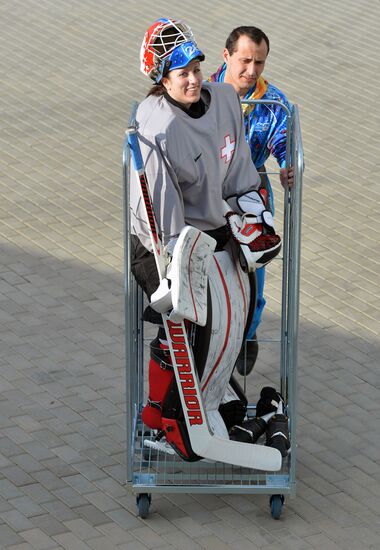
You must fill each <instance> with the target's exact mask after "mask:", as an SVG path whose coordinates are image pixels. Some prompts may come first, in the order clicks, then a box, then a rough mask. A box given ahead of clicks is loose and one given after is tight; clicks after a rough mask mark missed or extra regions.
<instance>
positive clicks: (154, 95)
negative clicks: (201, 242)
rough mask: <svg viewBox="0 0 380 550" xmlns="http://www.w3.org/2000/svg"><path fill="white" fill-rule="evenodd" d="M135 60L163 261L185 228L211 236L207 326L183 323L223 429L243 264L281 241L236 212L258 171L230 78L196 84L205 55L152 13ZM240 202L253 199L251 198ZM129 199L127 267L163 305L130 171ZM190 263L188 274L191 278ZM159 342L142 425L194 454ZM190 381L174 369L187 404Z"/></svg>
mask: <svg viewBox="0 0 380 550" xmlns="http://www.w3.org/2000/svg"><path fill="white" fill-rule="evenodd" d="M140 59H141V70H142V72H143V73H144V74H145V75H147V76H149V77H150V78H151V79H152V80H153V81H154V86H153V88H152V89H151V90H150V92H149V93H148V96H147V98H146V99H145V100H144V101H142V102H141V103H140V105H139V108H138V110H137V114H136V122H137V125H138V138H139V143H140V148H141V155H142V159H143V162H144V167H145V168H144V170H145V174H146V179H147V181H148V184H149V191H150V196H151V198H152V203H153V210H154V216H155V219H156V222H157V227H158V232H159V238H160V240H161V242H162V243H163V245H164V247H165V252H166V256H167V257H166V262H167V264H168V265H169V266H170V267H172V265H173V263H174V261H173V260H172V257H173V258H174V257H175V256H176V251H177V252H178V246H179V243H180V242H181V243H182V244H183V241H181V236H182V235H183V232H184V230H185V229H186V227H187V226H193V227H194V228H197V229H198V230H201V232H203V234H204V233H206V234H208V235H209V236H211V237H212V239H215V243H216V244H215V254H214V256H213V260H214V261H212V262H211V267H210V271H209V277H208V280H209V290H208V291H207V288H208V285H207V281H206V285H205V288H206V295H207V292H208V300H207V303H208V304H209V306H208V309H207V323H206V326H205V327H199V326H198V325H199V324H201V323H197V321H196V320H194V322H193V323H187V324H186V326H187V328H188V334H189V340H190V341H191V344H192V349H193V354H194V360H195V364H196V367H197V371H198V377H199V381H200V385H201V388H202V396H203V399H204V402H205V409H206V413H207V420H208V424H209V426H210V428H211V430H212V431H213V432H214V433H215V432H218V431H219V432H218V433H220V432H222V436H224V434H225V435H226V437H228V431H227V428H226V425H225V423H224V421H223V417H222V415H221V414H220V413H219V412H218V407H219V406H221V404H223V405H225V404H226V402H228V401H231V400H232V401H233V400H237V399H238V397H237V394H236V392H234V391H233V390H231V389H230V390H229V396H228V397H224V396H225V394H226V388H227V386H228V384H229V380H230V378H231V371H232V369H233V365H234V363H235V360H236V357H237V355H238V353H239V350H240V347H241V344H242V341H243V336H244V327H245V326H246V324H247V321H248V322H249V320H250V319H251V318H252V314H253V308H254V296H252V295H251V291H250V282H249V279H250V277H249V275H248V274H247V273H244V270H246V271H249V270H251V269H252V267H253V268H254V262H255V261H262V262H264V263H266V262H267V261H270V259H272V257H274V255H276V254H277V253H278V251H279V246H280V239H279V237H277V236H276V235H275V234H274V231H271V232H269V231H267V230H266V229H265V224H266V223H267V220H266V217H265V214H263V211H261V212H260V213H258V214H255V213H254V212H249V219H248V218H245V217H244V210H243V209H242V207H241V204H243V202H244V201H243V202H241V204H240V205H239V200H240V199H241V198H242V197H243V196H246V195H249V193H250V192H253V191H255V190H257V189H258V188H259V185H260V178H259V176H258V174H257V171H256V169H255V168H254V166H253V164H252V162H251V159H250V153H249V147H248V145H247V143H246V141H245V136H244V127H243V120H242V113H241V108H240V101H239V98H238V96H237V94H236V93H235V92H234V90H233V89H232V87H230V86H229V85H225V84H210V83H206V82H203V77H202V73H201V68H200V62H201V61H203V60H204V54H203V53H202V51H201V50H199V48H198V46H197V44H196V42H195V39H194V36H193V33H192V31H191V29H190V28H189V27H188V26H187V25H186V24H185V23H183V22H181V21H177V20H173V19H164V18H163V19H159V20H158V21H156V22H155V23H154V24H153V25H152V26H151V27H150V28H149V29H148V31H147V32H146V34H145V37H144V41H143V44H142V47H141V52H140ZM226 200H228V201H230V202H231V204H232V208H231V205H230V207H229V208H228V212H229V213H230V216H231V215H234V216H235V217H234V220H233V226H232V224H231V223H229V224H228V223H227V221H226V217H225V216H226V210H227V209H226V202H225V201H226ZM247 201H248V202H249V201H251V202H252V200H251V199H250V198H248V199H247ZM247 201H246V202H247ZM253 202H254V201H253ZM130 207H131V218H132V224H131V225H132V239H133V241H132V249H133V253H132V255H133V257H132V271H133V273H134V275H135V277H136V279H137V281H138V283H139V284H140V286H142V288H143V289H144V290H145V292H146V293H147V295H148V298H149V299H150V300H151V305H152V306H154V307H155V308H156V310H157V311H159V312H160V313H164V312H165V311H166V310H165V308H168V307H169V306H168V304H170V303H172V301H173V300H172V298H173V296H171V294H172V293H173V292H174V291H173V288H176V286H175V285H176V284H177V285H178V281H177V282H176V281H175V280H173V279H170V274H169V271H170V270H169V268H168V270H167V271H168V273H167V276H166V277H164V279H161V283H160V281H159V278H158V276H157V270H156V267H155V262H154V258H153V254H152V252H153V245H152V241H151V238H150V233H149V230H148V226H149V223H148V221H147V219H146V214H144V209H143V202H142V198H141V193H140V192H139V185H138V182H137V183H136V182H133V177H132V178H131V196H130ZM235 208H236V209H237V211H235ZM237 226H238V227H237ZM253 226H254V227H253ZM179 236H180V237H179ZM178 237H179V238H178ZM258 237H260V238H259V239H258V242H257V243H255V240H256V238H258ZM177 239H178V240H177ZM238 245H241V248H243V247H244V252H243V253H242V254H241V256H242V262H241V263H242V265H239V262H238V261H237V257H238V255H239V246H238ZM226 250H227V252H225V251H226ZM218 254H220V255H219V256H218ZM250 254H251V256H250ZM177 256H178V254H177ZM264 256H265V258H264V259H263V257H264ZM195 271H196V270H192V271H191V274H194V276H195V275H196V276H198V275H199V274H196V273H195ZM204 271H205V272H206V268H204ZM163 281H164V282H163ZM191 284H192V283H190V282H189V283H188V284H186V285H183V288H182V289H181V292H182V293H186V292H188V293H189V296H190V297H191V298H190V300H192V301H193V302H194V300H196V298H197V296H194V294H195V293H194V292H193V290H192V288H191ZM201 286H202V285H201ZM229 289H231V291H230V290H229ZM236 289H237V291H236ZM210 296H211V297H210ZM223 308H225V309H223ZM150 314H152V311H151V310H150ZM187 318H189V317H187V316H186V319H187ZM175 322H178V321H175ZM205 322H206V319H205ZM194 323H195V324H194ZM167 344H168V343H167V342H166V337H165V335H164V334H163V333H159V334H158V337H157V339H156V341H155V343H154V344H153V348H154V349H153V350H152V353H151V361H150V364H149V400H148V403H147V405H146V407H145V408H144V410H143V420H144V422H145V423H146V424H147V425H148V426H150V427H151V428H154V429H157V430H159V431H161V432H162V431H165V435H166V439H167V441H169V442H171V443H172V445H173V446H174V447H175V449H176V450H177V452H179V454H181V456H183V458H185V459H193V458H196V457H194V456H192V453H191V448H190V449H189V445H188V441H186V434H185V433H184V429H183V426H182V427H181V425H180V420H181V415H182V418H183V412H181V410H180V409H181V406H180V402H179V399H178V390H177V388H176V383H175V380H174V374H173V371H172V370H171V368H170V366H171V361H170V357H169V356H168V354H167V352H165V349H167ZM191 384H192V381H191V379H190V377H187V378H185V376H183V378H182V379H181V385H182V389H181V391H182V392H187V395H186V400H187V401H186V402H187V403H194V401H191V395H192V392H193V390H192V389H191V388H192V386H191ZM189 406H190V405H189ZM192 406H193V405H192ZM225 409H226V407H224V410H225ZM182 424H183V425H184V423H182ZM221 424H222V425H221Z"/></svg>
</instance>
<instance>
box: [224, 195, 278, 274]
mask: <svg viewBox="0 0 380 550" xmlns="http://www.w3.org/2000/svg"><path fill="white" fill-rule="evenodd" d="M236 202H237V205H238V207H239V208H240V209H241V210H242V211H243V214H242V215H239V214H237V213H236V212H234V211H233V210H231V207H230V205H229V204H228V203H227V202H226V203H225V205H226V209H225V218H226V220H227V226H228V228H229V230H230V232H231V234H232V237H233V238H234V240H235V241H236V242H238V243H239V245H240V250H241V259H240V261H241V264H242V267H243V269H245V270H246V271H254V270H255V269H256V268H259V267H263V266H265V265H266V264H267V263H269V262H270V261H271V260H273V258H275V256H277V254H278V253H279V252H280V250H281V239H280V237H279V236H278V235H276V233H275V230H274V223H273V216H272V214H271V212H269V210H267V209H266V208H265V204H264V199H263V197H262V196H261V194H260V193H259V192H258V191H251V192H250V193H247V194H246V195H243V196H241V197H239V198H238V199H237V201H236Z"/></svg>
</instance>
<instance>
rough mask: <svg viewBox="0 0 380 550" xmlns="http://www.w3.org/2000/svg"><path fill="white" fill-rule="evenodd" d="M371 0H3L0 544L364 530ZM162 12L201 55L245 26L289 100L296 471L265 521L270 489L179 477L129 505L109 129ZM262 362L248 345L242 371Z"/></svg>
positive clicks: (379, 303) (329, 547)
mask: <svg viewBox="0 0 380 550" xmlns="http://www.w3.org/2000/svg"><path fill="white" fill-rule="evenodd" d="M379 9H380V6H379V3H378V2H374V1H373V0H362V1H361V2H354V1H353V0H345V1H343V0H333V1H330V2H328V1H327V0H321V1H320V2H312V1H311V0H304V1H303V2H298V1H296V0H286V1H285V2H281V3H280V2H278V3H273V2H272V3H268V2H264V1H263V0H257V1H256V2H255V3H252V2H247V1H245V0H241V1H240V2H237V1H235V0H230V2H228V3H226V2H221V1H215V2H209V1H207V0H206V2H203V3H202V5H199V6H198V5H197V6H193V9H191V6H189V5H187V4H183V3H179V2H176V3H174V5H173V3H170V2H168V1H167V0H157V1H156V2H154V3H153V2H150V1H147V0H141V1H140V2H136V3H135V2H131V1H130V0H127V1H126V2H125V1H124V2H121V1H120V0H98V1H97V2H91V1H90V0H82V2H73V1H70V0H62V1H60V2H52V1H48V0H38V1H37V0H24V1H23V2H21V1H19V0H0V51H1V56H0V66H1V74H2V78H1V83H0V91H1V93H0V105H1V119H0V128H1V132H0V141H1V163H0V192H1V202H0V249H1V261H0V428H1V429H0V548H2V549H3V548H6V549H12V550H29V549H32V548H34V549H37V550H43V549H47V550H54V549H58V548H65V549H68V550H82V549H93V550H97V549H107V550H113V549H119V550H127V549H130V550H145V549H147V548H159V549H161V550H169V549H170V550H173V549H180V550H187V549H189V550H190V549H191V550H193V549H206V550H224V549H227V548H232V549H239V550H257V549H263V550H272V549H277V548H279V547H281V548H284V549H285V548H289V549H291V550H298V549H299V550H301V549H313V548H318V549H323V550H336V549H343V548H344V549H345V550H359V549H363V548H365V549H372V550H375V549H378V548H380V520H379V509H380V443H379V442H380V437H379V436H380V430H379V424H380V422H379V421H380V376H379V354H380V340H379V319H380V297H379V276H380V266H379V260H380V254H379V253H380V246H379V242H380V222H379V219H380V218H379V198H380V188H379V183H378V179H379V172H380V161H379V155H378V151H379V145H380V143H379V131H380V114H379V109H378V89H379V86H380V76H379V75H380V43H379V40H378V29H379V26H380V13H379ZM166 14H169V15H171V14H173V15H174V16H176V17H183V18H184V19H185V20H186V21H187V22H189V23H190V24H191V25H192V26H193V29H194V31H195V34H196V35H197V36H198V37H199V43H200V45H201V47H202V49H204V51H205V52H206V54H207V59H206V61H205V62H204V72H205V74H206V75H207V74H208V73H209V72H211V71H212V70H213V69H215V68H216V67H217V65H218V63H219V62H220V59H221V51H222V48H223V43H224V39H225V37H226V35H227V34H228V32H229V31H230V30H231V29H232V28H233V27H235V26H237V25H240V24H244V23H247V24H256V25H258V26H260V27H262V28H263V29H264V30H265V31H267V33H268V34H269V36H270V38H271V42H272V48H271V53H270V58H269V61H268V64H267V69H266V72H265V74H266V76H267V78H268V79H269V80H271V81H272V82H273V83H274V84H276V85H278V86H279V87H280V88H282V89H283V90H284V91H286V93H287V95H288V97H289V98H290V99H291V100H292V101H293V102H295V103H297V104H298V105H299V108H300V113H301V123H302V131H303V141H304V149H305V161H306V172H305V177H304V193H303V234H302V273H301V308H300V342H299V376H298V381H299V416H298V442H299V450H298V464H297V477H298V489H297V496H296V498H294V499H288V500H287V502H286V506H285V508H284V511H283V514H282V516H281V519H280V520H279V521H274V520H273V519H272V518H271V517H270V514H269V511H268V498H267V496H265V495H262V496H258V495H248V496H243V495H224V496H216V495H195V496H191V495H186V494H173V495H169V496H155V498H154V500H153V503H152V507H151V515H150V517H149V519H148V520H141V519H139V518H137V517H136V507H135V499H134V496H133V495H132V494H131V493H130V491H129V490H128V489H127V488H126V487H125V485H124V480H125V475H126V474H125V464H126V455H125V449H126V441H125V393H124V390H123V388H124V335H123V334H124V333H123V223H122V220H123V204H122V178H121V146H122V140H123V133H124V130H125V128H126V125H127V121H128V116H129V111H130V105H131V102H132V100H141V99H142V98H143V97H144V93H145V91H146V89H147V86H148V83H147V81H146V80H145V79H144V77H143V76H142V75H140V74H139V67H138V52H139V47H140V43H141V39H142V36H143V33H144V31H145V29H146V27H147V26H148V25H149V24H150V23H151V22H152V21H153V20H154V19H155V18H156V17H158V16H162V15H166ZM275 179H276V178H275ZM275 192H276V197H277V204H278V205H279V209H280V210H281V206H280V205H281V190H280V188H279V186H278V185H276V191H275ZM268 272H269V270H268ZM278 282H279V281H278V277H277V276H276V273H275V271H273V273H272V275H271V274H270V272H269V274H268V287H267V288H268V308H267V314H266V321H265V322H266V323H271V322H274V321H276V320H277V321H278V315H279V314H278V302H279V287H278ZM263 330H264V328H263ZM275 369H276V365H275V361H274V360H273V356H271V355H270V354H269V352H267V351H266V350H265V349H264V348H263V350H262V352H261V355H260V361H259V364H258V366H257V369H256V373H255V374H254V375H252V376H255V377H256V378H254V379H253V380H254V382H253V383H256V384H257V387H260V384H261V383H262V381H263V380H265V379H266V378H268V379H271V378H273V376H275V374H274V373H275Z"/></svg>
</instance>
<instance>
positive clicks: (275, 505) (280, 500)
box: [269, 495, 285, 519]
mask: <svg viewBox="0 0 380 550" xmlns="http://www.w3.org/2000/svg"><path fill="white" fill-rule="evenodd" d="M284 502H285V498H284V495H272V496H271V497H270V500H269V505H270V511H271V514H272V518H273V519H280V516H281V512H282V507H283V505H284Z"/></svg>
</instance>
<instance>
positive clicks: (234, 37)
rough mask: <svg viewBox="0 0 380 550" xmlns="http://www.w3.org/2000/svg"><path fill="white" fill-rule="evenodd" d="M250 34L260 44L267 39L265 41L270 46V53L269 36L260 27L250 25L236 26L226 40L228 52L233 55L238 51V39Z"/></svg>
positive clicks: (253, 40) (249, 36)
mask: <svg viewBox="0 0 380 550" xmlns="http://www.w3.org/2000/svg"><path fill="white" fill-rule="evenodd" d="M244 35H245V36H248V38H250V39H251V40H252V42H254V43H255V44H257V45H259V44H261V42H262V41H263V40H265V43H266V45H267V47H268V53H269V38H268V37H267V35H266V34H265V32H263V31H262V30H261V29H258V28H257V27H248V26H242V27H236V29H234V30H233V31H231V33H230V34H229V36H228V38H227V40H226V49H227V50H228V53H229V54H230V55H232V54H233V53H234V52H235V51H236V44H237V41H238V40H239V38H240V37H241V36H244Z"/></svg>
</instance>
